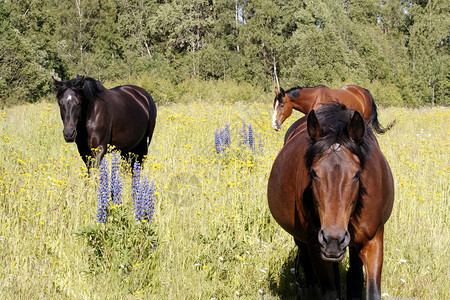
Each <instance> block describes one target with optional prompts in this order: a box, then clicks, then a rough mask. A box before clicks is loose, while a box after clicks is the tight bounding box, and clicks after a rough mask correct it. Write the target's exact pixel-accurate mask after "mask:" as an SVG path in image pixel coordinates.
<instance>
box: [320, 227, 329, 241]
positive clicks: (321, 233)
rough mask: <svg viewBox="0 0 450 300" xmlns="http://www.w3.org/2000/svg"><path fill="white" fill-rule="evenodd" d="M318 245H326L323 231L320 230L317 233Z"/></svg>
mask: <svg viewBox="0 0 450 300" xmlns="http://www.w3.org/2000/svg"><path fill="white" fill-rule="evenodd" d="M319 243H321V244H322V245H326V244H328V240H327V238H326V236H325V233H324V231H323V229H321V230H320V231H319Z"/></svg>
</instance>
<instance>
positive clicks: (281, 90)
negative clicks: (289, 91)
mask: <svg viewBox="0 0 450 300" xmlns="http://www.w3.org/2000/svg"><path fill="white" fill-rule="evenodd" d="M280 94H281V97H284V95H286V92H285V91H284V90H283V88H280Z"/></svg>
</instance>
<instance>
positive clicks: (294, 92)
mask: <svg viewBox="0 0 450 300" xmlns="http://www.w3.org/2000/svg"><path fill="white" fill-rule="evenodd" d="M301 89H302V87H300V86H298V85H297V86H294V87H293V88H290V89H289V90H287V91H286V92H285V93H286V94H287V95H288V96H289V98H296V97H300V93H299V92H298V90H301ZM275 99H276V100H278V102H280V103H283V102H284V100H283V97H282V96H281V94H278V95H277V96H276V97H275Z"/></svg>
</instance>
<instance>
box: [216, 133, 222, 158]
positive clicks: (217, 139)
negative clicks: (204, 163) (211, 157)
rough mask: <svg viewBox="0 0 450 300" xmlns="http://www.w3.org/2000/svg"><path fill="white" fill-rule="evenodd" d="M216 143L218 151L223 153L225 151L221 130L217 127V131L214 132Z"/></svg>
mask: <svg viewBox="0 0 450 300" xmlns="http://www.w3.org/2000/svg"><path fill="white" fill-rule="evenodd" d="M214 144H215V145H216V152H217V153H219V154H220V153H222V152H223V147H222V141H221V138H220V130H219V129H216V132H215V134H214Z"/></svg>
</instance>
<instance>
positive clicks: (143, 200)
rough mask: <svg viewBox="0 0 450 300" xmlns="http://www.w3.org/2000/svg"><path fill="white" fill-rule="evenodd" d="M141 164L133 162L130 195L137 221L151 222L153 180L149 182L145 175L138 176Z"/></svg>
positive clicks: (154, 193) (154, 191)
mask: <svg viewBox="0 0 450 300" xmlns="http://www.w3.org/2000/svg"><path fill="white" fill-rule="evenodd" d="M140 174H141V165H140V164H139V162H135V163H134V166H133V183H132V185H133V186H132V188H133V192H132V195H133V196H132V197H133V204H134V207H135V214H134V218H135V219H136V221H139V222H149V223H150V222H151V221H152V218H153V211H154V208H155V201H156V197H155V195H156V186H155V182H154V181H152V182H149V181H148V179H147V177H146V176H143V177H142V179H141V178H140Z"/></svg>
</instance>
